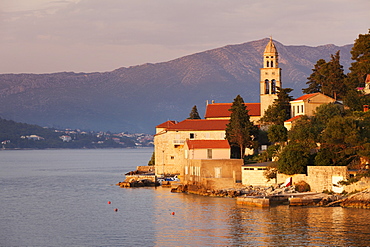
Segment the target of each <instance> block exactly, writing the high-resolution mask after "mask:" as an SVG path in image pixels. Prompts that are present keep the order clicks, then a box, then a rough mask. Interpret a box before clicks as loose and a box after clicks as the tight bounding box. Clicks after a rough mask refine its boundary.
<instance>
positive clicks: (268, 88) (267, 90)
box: [265, 79, 270, 94]
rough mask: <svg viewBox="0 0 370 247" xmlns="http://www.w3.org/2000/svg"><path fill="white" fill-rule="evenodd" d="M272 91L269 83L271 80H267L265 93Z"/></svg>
mask: <svg viewBox="0 0 370 247" xmlns="http://www.w3.org/2000/svg"><path fill="white" fill-rule="evenodd" d="M269 93H270V83H269V80H267V79H266V80H265V94H269Z"/></svg>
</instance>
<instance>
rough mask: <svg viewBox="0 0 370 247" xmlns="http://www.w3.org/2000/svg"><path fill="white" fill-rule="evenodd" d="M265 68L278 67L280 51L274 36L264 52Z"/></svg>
mask: <svg viewBox="0 0 370 247" xmlns="http://www.w3.org/2000/svg"><path fill="white" fill-rule="evenodd" d="M263 68H278V52H277V50H276V47H275V44H274V42H273V41H272V37H270V41H269V42H268V43H267V45H266V48H265V51H264V52H263Z"/></svg>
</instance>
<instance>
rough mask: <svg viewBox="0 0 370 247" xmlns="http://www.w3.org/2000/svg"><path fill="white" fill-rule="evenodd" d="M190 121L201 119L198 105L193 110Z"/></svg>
mask: <svg viewBox="0 0 370 247" xmlns="http://www.w3.org/2000/svg"><path fill="white" fill-rule="evenodd" d="M188 119H201V118H200V116H199V113H198V109H197V106H196V105H195V106H193V108H192V109H191V112H190V114H189V117H188Z"/></svg>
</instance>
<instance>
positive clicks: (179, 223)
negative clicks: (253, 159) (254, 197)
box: [153, 188, 370, 246]
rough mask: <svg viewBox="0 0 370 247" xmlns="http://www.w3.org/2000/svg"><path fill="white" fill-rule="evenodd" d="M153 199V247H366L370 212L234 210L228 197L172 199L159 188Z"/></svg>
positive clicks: (178, 196) (237, 207) (281, 208)
mask: <svg viewBox="0 0 370 247" xmlns="http://www.w3.org/2000/svg"><path fill="white" fill-rule="evenodd" d="M156 194H157V195H156V196H155V198H154V202H153V203H154V204H153V208H154V210H155V212H154V214H153V215H154V217H155V245H157V246H174V245H177V246H180V245H181V246H216V245H217V246H276V245H278V246H292V245H298V246H348V245H356V246H358V245H360V246H366V245H370V240H369V239H368V236H369V235H368V234H370V227H369V226H370V224H369V223H368V222H367V220H366V219H367V218H368V217H369V216H370V211H369V210H361V209H354V210H351V209H344V208H340V207H335V208H316V207H289V206H276V207H271V208H269V209H262V208H255V207H247V206H241V205H237V204H236V203H235V200H234V199H230V198H210V197H202V196H196V195H185V194H173V193H170V192H169V190H168V189H164V188H158V189H157V191H156ZM172 212H174V213H175V215H171V213H172Z"/></svg>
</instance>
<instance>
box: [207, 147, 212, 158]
mask: <svg viewBox="0 0 370 247" xmlns="http://www.w3.org/2000/svg"><path fill="white" fill-rule="evenodd" d="M207 159H212V149H207Z"/></svg>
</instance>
